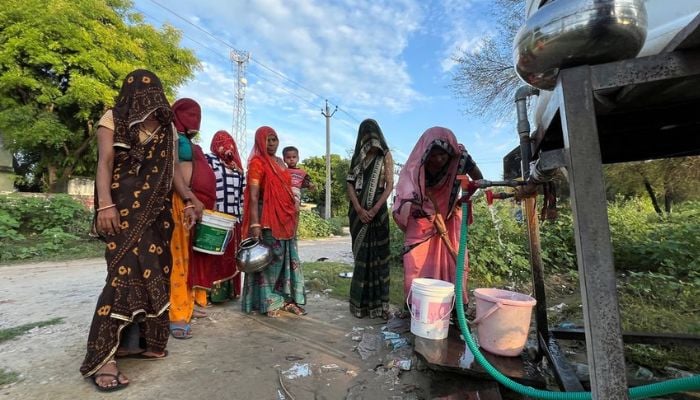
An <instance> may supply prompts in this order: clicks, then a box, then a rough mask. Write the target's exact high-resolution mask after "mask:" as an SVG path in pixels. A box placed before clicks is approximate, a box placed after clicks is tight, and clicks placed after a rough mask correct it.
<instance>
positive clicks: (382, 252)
mask: <svg viewBox="0 0 700 400" xmlns="http://www.w3.org/2000/svg"><path fill="white" fill-rule="evenodd" d="M372 148H374V149H375V151H370V150H371V149H372ZM370 154H372V155H370ZM350 168H351V169H350V173H349V174H348V177H347V182H348V183H349V184H350V185H352V187H353V188H354V190H355V195H356V196H357V199H358V201H359V203H360V206H361V207H362V208H363V209H365V210H369V209H371V208H372V207H374V205H376V204H377V202H378V201H379V200H380V198H381V197H382V194H383V193H384V191H385V190H386V187H385V186H386V174H393V170H394V167H393V162H392V159H391V153H390V152H389V148H388V147H387V145H386V142H385V140H384V136H383V135H382V132H381V129H380V128H379V125H378V124H377V123H376V121H374V120H369V119H368V120H365V121H363V122H362V124H360V129H359V132H358V138H357V142H356V145H355V153H354V154H353V157H352V160H351V164H350ZM388 190H391V188H389V189H388ZM348 218H349V220H350V234H351V236H352V253H353V256H354V263H355V268H354V270H353V275H352V282H351V283H350V312H351V313H352V314H353V315H354V316H356V317H358V318H362V317H366V316H369V317H370V318H377V317H384V318H386V317H387V315H388V312H389V283H390V280H389V258H390V256H391V251H390V248H389V212H388V209H387V206H386V204H383V205H382V206H381V207H380V208H379V211H378V212H377V214H376V215H375V216H374V218H372V221H370V222H369V223H368V224H365V223H363V222H362V221H361V220H360V217H359V216H358V214H357V211H355V208H354V207H352V206H351V207H350V209H349V210H348Z"/></svg>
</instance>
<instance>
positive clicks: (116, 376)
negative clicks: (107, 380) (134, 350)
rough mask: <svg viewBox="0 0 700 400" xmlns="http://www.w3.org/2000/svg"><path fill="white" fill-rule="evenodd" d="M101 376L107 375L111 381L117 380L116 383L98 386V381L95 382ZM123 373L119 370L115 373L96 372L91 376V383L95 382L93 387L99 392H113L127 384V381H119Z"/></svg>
mask: <svg viewBox="0 0 700 400" xmlns="http://www.w3.org/2000/svg"><path fill="white" fill-rule="evenodd" d="M103 376H108V377H111V378H112V382H113V383H114V382H117V384H116V385H114V386H100V384H99V383H97V378H100V377H103ZM123 376H124V375H123V374H122V373H121V372H118V373H117V374H108V373H106V372H102V373H96V374H95V375H93V376H92V383H94V384H95V387H96V388H97V390H99V391H100V392H114V391H116V390H122V389H124V388H125V387H127V386H129V382H127V383H122V382H120V381H119V378H121V377H123Z"/></svg>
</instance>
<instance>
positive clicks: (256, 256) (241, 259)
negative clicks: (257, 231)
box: [236, 238, 274, 273]
mask: <svg viewBox="0 0 700 400" xmlns="http://www.w3.org/2000/svg"><path fill="white" fill-rule="evenodd" d="M273 259H274V255H273V254H272V249H271V248H269V247H267V246H266V245H265V244H264V243H263V242H262V241H260V240H258V239H255V238H248V239H245V240H243V241H242V242H241V245H240V247H239V248H238V253H236V264H237V265H238V270H239V271H242V272H245V273H253V272H260V271H262V270H263V269H265V268H266V267H267V266H268V265H270V264H271V263H272V260H273Z"/></svg>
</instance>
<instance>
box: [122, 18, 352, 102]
mask: <svg viewBox="0 0 700 400" xmlns="http://www.w3.org/2000/svg"><path fill="white" fill-rule="evenodd" d="M134 9H135V10H136V11H138V12H140V13H141V14H143V15H145V16H147V17H148V18H150V19H152V20H153V21H155V22H160V21H161V20H159V19H158V18H155V17H154V16H152V15H150V14H148V13H147V12H145V11H143V10H141V9H139V8H138V7H134ZM182 36H183V37H184V38H186V39H188V40H189V41H191V42H192V43H194V44H196V45H197V46H200V47H201V48H204V49H206V50H209V51H210V52H211V53H212V54H215V55H216V56H218V57H221V59H222V60H226V62H230V60H229V59H228V58H227V57H226V56H224V55H223V54H221V52H219V51H217V50H214V49H212V48H211V47H209V46H207V45H205V44H203V43H202V42H200V41H198V40H195V39H194V38H192V36H189V35H187V34H186V33H184V32H182ZM223 43H224V44H225V45H226V46H229V45H228V44H227V43H226V42H223ZM229 47H230V46H229ZM231 48H232V47H231ZM247 72H248V73H250V74H252V75H255V76H257V77H258V78H259V79H260V80H263V81H266V82H268V83H270V84H271V85H272V86H275V87H277V88H278V89H280V90H282V91H284V92H285V93H287V94H290V95H292V96H294V97H296V98H298V99H299V100H301V101H303V102H305V103H306V104H308V105H310V106H311V107H313V108H318V106H319V105H318V104H314V103H313V102H311V101H310V100H309V99H306V98H304V97H301V96H300V95H298V94H296V93H294V92H292V91H290V90H289V89H287V87H285V86H283V84H281V83H278V82H275V81H273V80H271V79H269V78H267V77H265V76H264V75H261V74H260V73H257V72H255V71H252V70H249V71H247ZM341 111H342V112H344V113H346V114H347V112H345V111H344V110H341ZM348 115H349V114H348Z"/></svg>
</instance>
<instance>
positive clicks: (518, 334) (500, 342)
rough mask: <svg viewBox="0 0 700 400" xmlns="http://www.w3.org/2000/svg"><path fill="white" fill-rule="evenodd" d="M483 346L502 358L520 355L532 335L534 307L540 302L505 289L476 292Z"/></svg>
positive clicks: (479, 335)
mask: <svg viewBox="0 0 700 400" xmlns="http://www.w3.org/2000/svg"><path fill="white" fill-rule="evenodd" d="M474 296H476V318H475V319H474V321H472V324H477V325H478V328H477V329H478V338H479V346H481V347H482V348H483V349H484V350H486V351H488V352H490V353H493V354H498V355H502V356H508V357H513V356H517V355H519V354H520V352H522V351H523V347H525V342H527V335H528V332H529V331H530V318H531V316H532V307H533V306H534V305H535V304H537V300H535V299H534V298H532V297H531V296H528V295H526V294H522V293H516V292H511V291H509V290H501V289H485V288H481V289H475V290H474Z"/></svg>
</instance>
